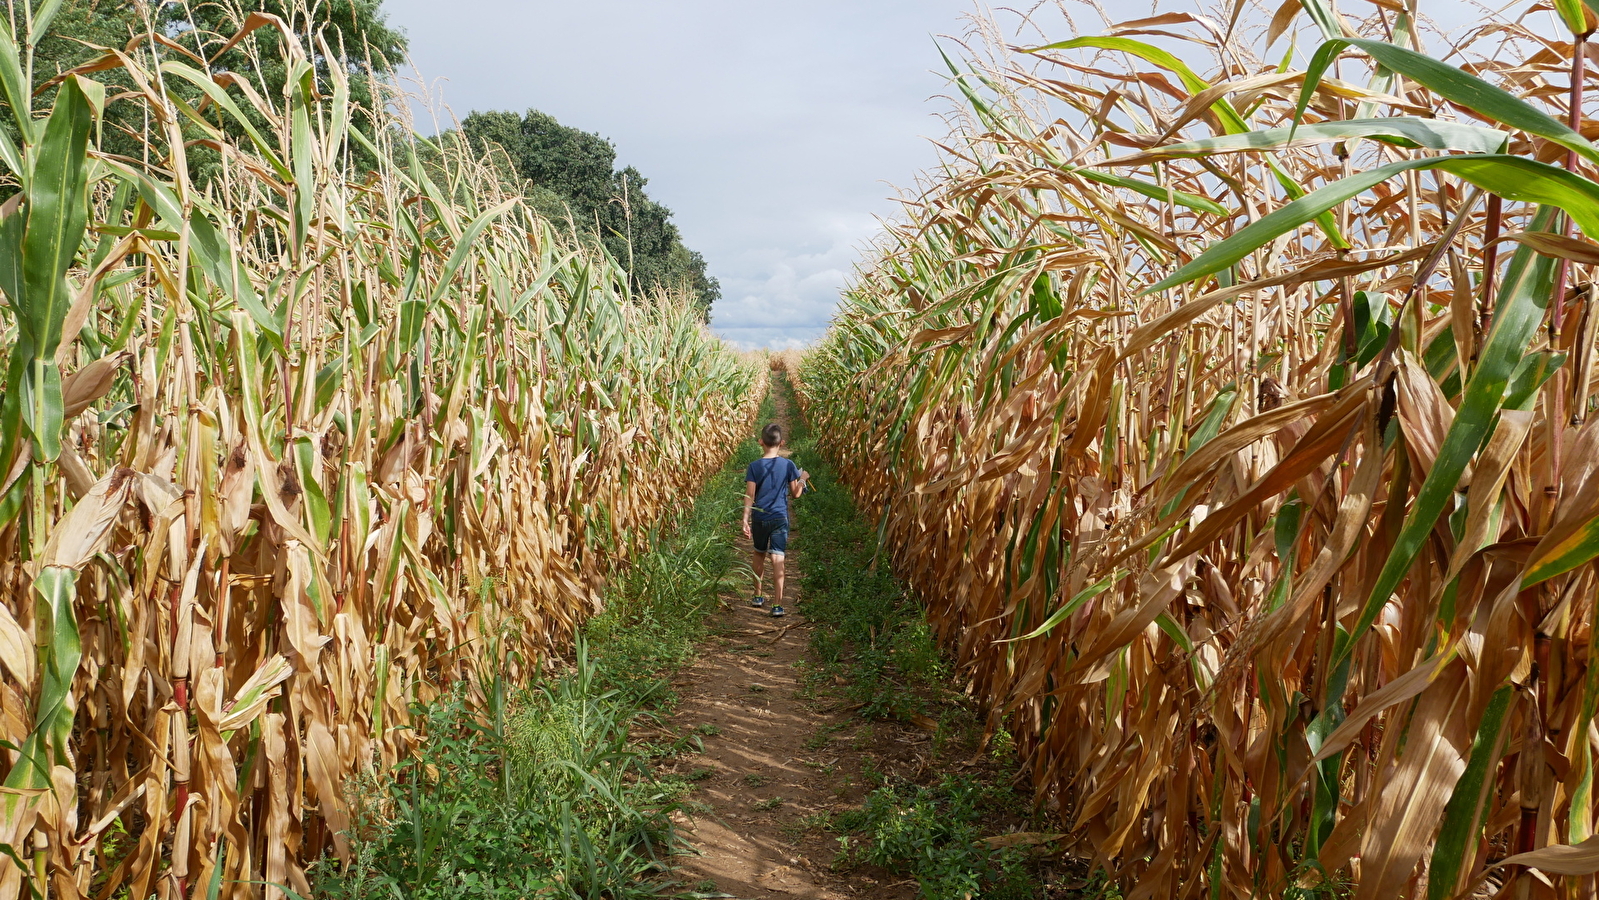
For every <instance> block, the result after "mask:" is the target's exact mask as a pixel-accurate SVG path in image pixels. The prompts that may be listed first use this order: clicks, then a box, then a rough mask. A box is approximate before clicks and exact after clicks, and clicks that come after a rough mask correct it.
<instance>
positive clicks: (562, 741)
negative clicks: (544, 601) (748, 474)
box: [313, 642, 676, 900]
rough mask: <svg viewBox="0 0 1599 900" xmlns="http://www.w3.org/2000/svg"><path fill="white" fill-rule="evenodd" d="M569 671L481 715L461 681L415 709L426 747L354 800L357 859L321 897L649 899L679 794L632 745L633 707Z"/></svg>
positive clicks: (316, 874)
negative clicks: (484, 717)
mask: <svg viewBox="0 0 1599 900" xmlns="http://www.w3.org/2000/svg"><path fill="white" fill-rule="evenodd" d="M598 672H599V670H598V667H597V665H596V663H595V661H594V660H592V659H591V658H590V657H589V655H588V651H587V648H586V646H585V645H584V644H583V643H582V642H580V643H579V644H578V654H577V662H576V665H575V667H574V669H573V671H572V672H571V673H569V674H567V675H565V676H563V677H560V678H556V679H552V680H545V681H541V682H539V683H538V684H536V685H535V686H534V687H533V688H532V689H531V690H529V691H527V692H525V693H523V694H521V695H517V696H515V697H513V698H511V700H510V703H509V704H508V705H507V706H506V708H504V709H503V710H500V711H499V714H497V715H493V716H491V717H489V721H488V722H484V721H482V720H481V719H480V718H479V717H477V716H475V715H473V714H472V712H471V711H470V709H469V707H468V704H467V697H466V691H465V689H464V688H462V689H457V690H455V691H453V692H452V693H450V694H448V695H446V696H445V698H443V699H442V700H441V701H439V702H438V703H435V704H433V705H432V706H430V707H427V708H424V709H422V710H419V712H420V713H421V714H422V716H423V721H424V723H425V731H424V734H425V735H426V737H425V738H424V740H423V742H422V746H421V749H420V752H419V753H418V755H417V757H416V759H415V761H414V762H411V763H410V764H408V765H406V766H405V767H403V768H402V769H401V770H399V771H398V772H397V773H395V776H394V777H393V778H392V779H390V780H389V781H387V782H386V783H385V784H382V785H379V786H378V787H377V789H376V790H374V791H372V792H370V793H367V794H364V795H362V796H358V797H357V798H355V799H356V801H357V802H356V808H357V818H358V822H359V823H360V824H359V827H358V828H357V829H356V830H355V832H354V833H353V834H352V835H350V836H351V837H352V838H353V843H354V845H355V849H356V853H355V859H354V861H353V862H352V863H351V864H350V865H348V866H343V867H340V866H337V865H336V864H334V863H333V862H332V861H327V860H325V861H323V862H321V863H318V865H317V866H316V867H315V868H314V869H313V878H314V882H315V885H316V893H317V896H319V897H327V898H332V900H344V898H350V900H354V898H359V897H366V896H394V897H404V898H408V900H432V898H441V900H442V898H447V897H448V898H483V900H513V898H523V897H550V898H570V900H594V898H600V897H606V898H618V900H620V898H644V897H648V896H652V895H653V890H652V886H651V885H650V884H649V883H648V881H649V879H650V877H651V876H654V875H658V874H659V873H661V872H663V871H664V867H665V860H666V858H667V857H668V855H669V854H670V853H671V852H672V850H673V838H672V834H671V822H670V819H669V816H670V813H671V812H672V811H673V810H674V809H676V800H675V797H674V793H675V792H674V791H672V790H671V787H670V786H669V785H664V784H662V783H660V782H657V781H656V780H655V779H654V778H653V777H651V775H650V772H649V768H648V766H647V765H646V763H645V759H644V757H643V756H642V755H641V754H640V753H638V752H637V751H635V750H632V749H630V748H629V746H628V727H627V723H628V720H629V719H630V718H631V710H630V708H629V707H627V706H626V705H625V702H624V701H623V700H622V698H621V696H620V695H619V693H618V692H617V691H614V690H609V691H608V690H602V689H599V688H598V687H597V685H596V680H597V676H598Z"/></svg>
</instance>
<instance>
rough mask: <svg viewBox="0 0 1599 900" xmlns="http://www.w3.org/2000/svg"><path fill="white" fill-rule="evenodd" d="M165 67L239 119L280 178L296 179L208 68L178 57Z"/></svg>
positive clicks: (163, 65)
mask: <svg viewBox="0 0 1599 900" xmlns="http://www.w3.org/2000/svg"><path fill="white" fill-rule="evenodd" d="M161 71H163V72H165V73H167V74H169V75H176V76H178V77H179V78H182V79H183V80H184V81H187V82H189V83H190V84H193V85H194V86H195V87H197V88H199V89H200V90H201V91H203V92H204V93H205V95H206V96H207V97H209V98H211V102H212V103H215V104H216V105H217V107H218V108H220V109H221V110H222V111H224V112H226V113H227V114H228V115H229V116H230V117H232V119H233V120H234V121H235V122H237V123H239V127H241V128H243V129H244V133H245V135H246V136H248V137H249V138H250V143H252V144H254V145H255V149H256V150H257V151H258V152H259V153H260V154H261V158H262V159H264V160H266V162H267V165H269V166H271V167H272V171H274V172H276V173H277V175H278V177H279V178H282V179H283V180H284V181H292V180H294V173H293V172H292V171H290V169H289V167H288V166H286V165H284V163H283V160H282V159H281V158H279V156H278V154H277V150H276V148H275V147H274V146H273V145H272V144H270V143H268V142H267V139H266V138H265V137H263V136H262V134H261V132H260V130H259V129H257V128H256V127H255V123H254V122H252V121H251V120H250V117H249V116H247V115H245V114H244V110H243V109H241V108H240V107H239V105H238V104H237V103H235V102H234V100H233V98H232V97H231V96H229V95H228V92H227V91H225V90H223V88H222V86H221V85H219V84H217V83H216V82H215V81H212V80H211V79H210V78H209V77H208V76H207V75H206V74H205V73H204V72H201V71H200V70H198V69H195V68H193V67H192V66H189V65H185V64H184V63H182V62H179V61H177V60H167V61H165V62H163V63H162V64H161Z"/></svg>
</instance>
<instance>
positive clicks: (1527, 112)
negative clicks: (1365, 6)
mask: <svg viewBox="0 0 1599 900" xmlns="http://www.w3.org/2000/svg"><path fill="white" fill-rule="evenodd" d="M1347 47H1358V48H1360V49H1361V50H1364V51H1366V53H1367V54H1369V55H1370V56H1371V58H1372V59H1375V60H1377V61H1378V62H1379V63H1382V64H1383V65H1384V66H1386V67H1388V68H1389V69H1392V70H1393V71H1395V72H1398V73H1399V74H1401V75H1403V76H1405V77H1406V78H1409V79H1411V80H1413V81H1416V82H1417V83H1419V84H1421V85H1423V86H1424V87H1427V88H1429V89H1431V90H1432V91H1434V92H1435V93H1437V94H1438V95H1439V96H1441V97H1443V98H1444V99H1446V100H1448V101H1450V102H1451V103H1456V104H1459V105H1460V106H1464V107H1466V108H1467V109H1470V110H1472V111H1473V112H1476V113H1477V114H1479V115H1482V116H1486V117H1488V118H1490V119H1493V120H1494V121H1495V122H1499V123H1501V124H1503V125H1508V126H1510V127H1511V128H1516V129H1519V130H1521V131H1525V132H1526V133H1528V134H1531V135H1536V136H1538V137H1541V138H1544V139H1545V140H1549V141H1553V142H1555V143H1556V144H1559V145H1560V146H1562V147H1565V148H1566V149H1568V150H1571V151H1573V152H1575V153H1577V154H1578V155H1580V156H1582V157H1583V158H1585V159H1588V160H1590V161H1593V162H1599V147H1595V146H1594V145H1593V144H1592V143H1590V142H1589V141H1588V139H1587V138H1585V137H1583V136H1582V135H1580V134H1578V133H1577V132H1575V131H1573V130H1572V129H1571V128H1570V127H1569V126H1567V125H1566V124H1565V123H1563V122H1561V121H1560V120H1558V119H1556V118H1554V117H1553V116H1551V115H1549V114H1548V113H1545V112H1543V111H1542V110H1540V109H1538V108H1537V107H1535V106H1533V105H1532V104H1530V103H1527V102H1526V101H1524V100H1521V99H1518V98H1517V97H1516V96H1515V95H1513V94H1511V93H1509V92H1507V91H1505V90H1503V89H1502V88H1499V87H1495V86H1494V85H1491V84H1489V83H1488V82H1486V81H1483V80H1482V79H1481V78H1478V77H1476V76H1475V75H1470V74H1467V73H1466V72H1464V71H1462V70H1460V69H1457V68H1455V67H1454V66H1451V65H1449V64H1448V63H1445V62H1441V61H1439V60H1436V59H1433V58H1432V57H1430V56H1428V55H1426V54H1424V53H1417V52H1416V51H1414V50H1407V49H1405V48H1404V47H1397V46H1395V45H1393V44H1390V43H1387V42H1386V41H1374V40H1370V39H1368V38H1337V39H1334V40H1330V41H1327V42H1326V43H1325V44H1322V45H1321V47H1320V48H1319V49H1318V50H1317V51H1316V55H1315V56H1314V57H1312V58H1311V62H1310V65H1309V67H1307V68H1306V70H1305V83H1304V87H1303V88H1301V90H1300V93H1299V106H1298V110H1297V112H1296V115H1295V117H1294V120H1295V121H1296V122H1297V121H1298V120H1299V118H1300V117H1301V116H1303V115H1304V112H1305V108H1306V107H1307V106H1309V105H1310V98H1311V95H1313V94H1314V93H1315V91H1316V87H1317V85H1319V84H1320V83H1321V78H1322V76H1323V75H1324V74H1325V73H1326V71H1327V68H1328V67H1329V66H1331V65H1332V63H1333V61H1334V60H1336V59H1337V58H1338V56H1339V54H1341V53H1343V51H1344V49H1345V48H1347Z"/></svg>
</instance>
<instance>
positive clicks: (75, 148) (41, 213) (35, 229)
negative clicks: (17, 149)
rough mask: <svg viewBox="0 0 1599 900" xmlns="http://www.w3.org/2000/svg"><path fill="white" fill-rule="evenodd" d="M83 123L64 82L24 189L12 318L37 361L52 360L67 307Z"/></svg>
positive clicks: (83, 178) (85, 185)
mask: <svg viewBox="0 0 1599 900" xmlns="http://www.w3.org/2000/svg"><path fill="white" fill-rule="evenodd" d="M89 125H90V121H89V103H88V100H87V99H86V98H85V97H84V95H83V91H82V90H80V89H79V87H78V83H77V80H76V79H68V80H67V81H65V82H63V83H62V85H61V89H60V90H59V91H58V92H57V93H56V105H55V109H54V110H53V111H52V112H51V113H50V120H49V121H48V122H47V123H46V124H45V130H44V138H43V140H42V141H41V142H40V144H39V150H38V154H37V159H36V161H35V162H34V164H33V175H32V177H31V178H30V179H29V180H28V186H27V189H26V190H27V200H28V210H27V215H28V218H27V230H26V232H25V233H24V235H23V238H22V292H23V303H22V304H21V307H20V308H18V310H17V312H18V317H17V318H18V323H19V325H22V326H23V327H24V328H25V330H26V331H27V333H28V337H29V339H30V340H31V342H32V346H33V352H34V354H35V355H37V356H39V357H41V358H54V356H55V352H56V347H57V346H58V345H59V344H60V342H61V325H62V322H63V321H64V320H65V319H66V316H67V308H68V307H69V306H71V304H72V295H71V292H70V291H69V290H68V288H67V280H66V275H67V269H68V268H69V267H70V266H71V265H72V260H73V258H74V257H76V256H77V253H78V246H79V244H81V243H82V242H83V233H84V228H85V226H86V225H87V224H88V217H89V203H88V192H89V167H88V149H89ZM13 302H15V300H13Z"/></svg>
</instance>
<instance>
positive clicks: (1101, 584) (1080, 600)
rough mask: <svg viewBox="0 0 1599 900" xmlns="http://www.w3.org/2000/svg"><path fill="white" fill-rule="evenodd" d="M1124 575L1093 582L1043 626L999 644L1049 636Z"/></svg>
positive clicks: (1118, 573)
mask: <svg viewBox="0 0 1599 900" xmlns="http://www.w3.org/2000/svg"><path fill="white" fill-rule="evenodd" d="M1126 574H1127V573H1126V572H1121V571H1117V572H1112V573H1111V574H1109V575H1106V576H1105V577H1104V578H1103V579H1101V580H1099V581H1096V582H1094V583H1093V584H1091V585H1089V586H1088V587H1085V588H1083V589H1082V590H1080V591H1078V592H1077V593H1076V594H1074V595H1073V596H1072V599H1070V600H1068V601H1067V602H1066V605H1065V606H1062V607H1061V608H1060V609H1057V610H1055V611H1054V612H1053V613H1051V614H1050V616H1049V618H1048V619H1045V620H1044V624H1042V625H1040V626H1038V627H1037V628H1035V629H1033V630H1032V631H1030V632H1028V633H1027V634H1024V635H1022V636H1021V637H1016V638H1009V639H1008V640H1006V641H1002V642H1001V643H1010V641H1030V640H1033V639H1034V638H1039V637H1043V636H1044V635H1046V634H1049V633H1050V632H1051V631H1054V630H1055V627H1056V626H1057V625H1059V624H1060V623H1062V622H1064V621H1066V620H1067V619H1069V618H1071V615H1072V613H1074V612H1076V611H1077V610H1078V609H1080V608H1082V605H1083V604H1084V603H1087V602H1088V601H1090V600H1092V599H1094V598H1095V597H1098V596H1099V595H1100V594H1103V593H1105V592H1106V591H1108V590H1110V586H1111V585H1113V584H1115V583H1116V582H1117V581H1119V580H1121V577H1122V576H1123V575H1126ZM1184 637H1185V638H1186V637H1187V635H1186V634H1185V635H1184Z"/></svg>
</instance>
